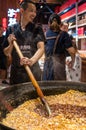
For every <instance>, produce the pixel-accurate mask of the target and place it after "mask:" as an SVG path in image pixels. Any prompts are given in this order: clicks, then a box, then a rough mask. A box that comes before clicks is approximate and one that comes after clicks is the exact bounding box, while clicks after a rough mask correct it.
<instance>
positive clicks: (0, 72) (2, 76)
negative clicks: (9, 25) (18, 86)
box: [0, 25, 8, 84]
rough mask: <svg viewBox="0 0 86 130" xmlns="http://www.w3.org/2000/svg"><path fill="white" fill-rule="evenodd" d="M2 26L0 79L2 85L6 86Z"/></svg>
mask: <svg viewBox="0 0 86 130" xmlns="http://www.w3.org/2000/svg"><path fill="white" fill-rule="evenodd" d="M3 32H4V31H3V26H2V25H0V79H1V82H2V83H5V84H8V82H7V81H6V78H7V62H6V61H7V60H6V56H5V55H4V52H3V42H4V37H5V36H4V35H3Z"/></svg>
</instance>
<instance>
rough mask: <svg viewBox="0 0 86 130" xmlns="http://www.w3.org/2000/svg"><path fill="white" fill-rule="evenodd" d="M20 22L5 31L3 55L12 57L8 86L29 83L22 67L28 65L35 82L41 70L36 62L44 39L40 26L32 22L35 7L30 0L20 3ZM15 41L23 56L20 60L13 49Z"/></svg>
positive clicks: (42, 49) (41, 50) (39, 78)
mask: <svg viewBox="0 0 86 130" xmlns="http://www.w3.org/2000/svg"><path fill="white" fill-rule="evenodd" d="M20 14H21V16H20V20H19V23H17V24H16V25H14V26H11V27H9V28H8V29H7V32H6V40H5V42H4V43H5V48H4V53H5V55H6V56H8V55H10V56H12V64H11V74H10V84H18V83H25V82H28V81H30V79H29V78H28V75H27V72H26V71H25V69H24V67H23V66H22V65H25V64H27V65H29V66H30V68H31V71H32V73H33V75H34V76H35V78H36V80H37V81H39V80H41V70H40V66H39V64H38V60H39V59H40V57H41V56H42V55H43V53H44V42H45V37H44V33H43V30H42V27H41V26H40V25H37V24H35V23H34V22H33V21H34V19H35V17H36V5H35V3H34V2H33V1H31V0H23V1H22V2H21V3H20ZM13 40H16V41H17V43H18V45H19V48H20V50H21V52H22V54H23V55H24V57H23V58H22V59H19V56H18V54H17V52H16V50H15V48H14V47H13Z"/></svg>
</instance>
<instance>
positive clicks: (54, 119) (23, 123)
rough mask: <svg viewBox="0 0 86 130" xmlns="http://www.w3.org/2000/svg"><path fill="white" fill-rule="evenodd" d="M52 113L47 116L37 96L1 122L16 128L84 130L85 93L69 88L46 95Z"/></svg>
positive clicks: (30, 129) (31, 129)
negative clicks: (57, 93)
mask: <svg viewBox="0 0 86 130" xmlns="http://www.w3.org/2000/svg"><path fill="white" fill-rule="evenodd" d="M46 100H47V101H48V102H49V105H50V107H51V111H52V115H51V116H50V117H48V116H47V115H46V111H45V109H44V108H43V106H42V104H39V98H37V99H34V100H29V101H26V102H25V103H24V104H22V105H20V106H19V107H18V108H16V109H14V110H13V111H12V112H11V113H9V114H7V117H6V119H3V124H4V125H7V126H9V127H11V128H14V129H16V130H85V129H86V93H82V92H79V91H75V90H69V91H67V92H66V93H64V94H59V95H52V96H47V97H46Z"/></svg>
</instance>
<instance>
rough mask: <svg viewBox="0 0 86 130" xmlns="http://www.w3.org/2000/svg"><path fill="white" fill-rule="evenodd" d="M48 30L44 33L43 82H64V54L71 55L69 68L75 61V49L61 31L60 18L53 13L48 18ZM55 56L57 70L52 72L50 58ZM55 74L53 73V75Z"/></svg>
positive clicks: (67, 36)
mask: <svg viewBox="0 0 86 130" xmlns="http://www.w3.org/2000/svg"><path fill="white" fill-rule="evenodd" d="M48 24H49V29H48V31H47V32H46V44H45V56H46V57H45V63H44V73H43V80H66V71H65V58H66V55H65V54H66V52H68V53H69V54H70V55H71V58H72V62H71V64H70V66H72V65H73V64H74V60H75V49H74V48H73V46H72V41H71V39H70V37H69V35H68V33H67V32H65V31H61V29H60V26H61V19H60V16H59V15H57V14H55V13H53V14H52V15H51V16H50V18H49V22H48ZM59 34H60V36H59V38H58V41H57V44H56V48H55V52H54V54H53V50H54V44H55V40H56V37H57V36H58V35H59ZM53 55H56V57H57V60H58V63H56V64H57V67H58V68H57V70H56V71H54V68H55V67H53V62H52V59H51V57H52V56H53ZM54 72H55V73H54ZM55 77H56V78H55Z"/></svg>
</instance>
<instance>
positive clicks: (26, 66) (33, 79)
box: [13, 41, 44, 98]
mask: <svg viewBox="0 0 86 130" xmlns="http://www.w3.org/2000/svg"><path fill="white" fill-rule="evenodd" d="M13 45H14V47H15V49H16V51H17V53H18V55H19V57H20V59H21V58H23V54H22V53H21V51H20V49H19V46H18V44H17V42H16V41H13ZM24 67H25V69H26V71H27V74H28V76H29V77H30V79H31V81H32V83H33V85H34V87H35V89H36V90H37V93H38V95H39V97H40V98H43V97H44V95H43V93H42V91H41V89H40V87H39V85H38V83H37V81H36V80H35V78H34V75H33V74H32V72H31V70H30V68H29V66H28V65H24Z"/></svg>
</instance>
